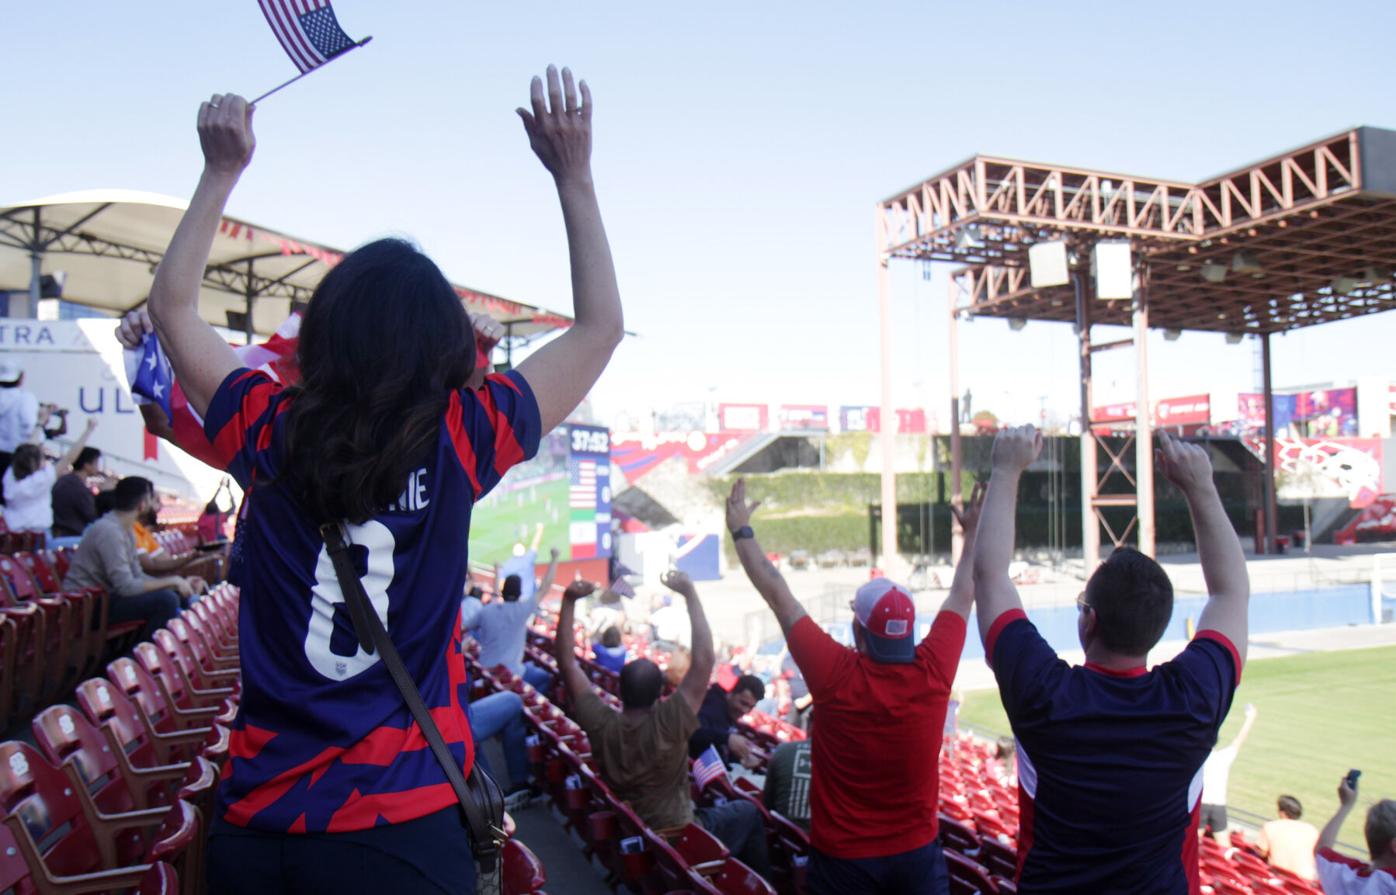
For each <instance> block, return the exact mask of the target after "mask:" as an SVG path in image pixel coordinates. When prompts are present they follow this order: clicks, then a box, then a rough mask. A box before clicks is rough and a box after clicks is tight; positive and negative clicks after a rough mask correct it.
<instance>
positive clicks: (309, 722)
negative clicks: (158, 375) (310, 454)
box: [204, 370, 540, 832]
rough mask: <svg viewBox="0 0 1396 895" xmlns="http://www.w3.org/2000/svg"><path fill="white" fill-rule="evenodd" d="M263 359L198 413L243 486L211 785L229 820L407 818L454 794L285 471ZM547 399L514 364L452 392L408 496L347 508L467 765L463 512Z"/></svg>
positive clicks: (370, 589)
mask: <svg viewBox="0 0 1396 895" xmlns="http://www.w3.org/2000/svg"><path fill="white" fill-rule="evenodd" d="M293 400H294V398H293V396H291V395H289V394H288V393H287V392H286V391H284V389H283V387H282V386H281V385H280V384H279V383H277V382H274V381H273V380H272V379H270V378H269V377H267V376H266V375H264V374H262V373H258V372H252V371H249V370H237V371H235V372H233V373H232V374H230V375H229V376H228V378H227V379H225V380H224V381H223V384H222V385H221V386H219V389H218V391H217V393H216V394H215V395H214V396H213V400H212V401H211V402H210V403H209V407H208V413H207V414H206V416H205V420H204V426H205V430H206V432H207V434H208V437H209V439H210V440H211V441H212V442H213V444H214V446H215V448H216V450H217V452H218V456H219V459H220V460H221V461H222V462H223V464H224V466H225V468H226V469H227V470H228V471H229V472H230V473H232V475H233V476H234V478H236V479H237V481H238V483H239V484H240V485H242V487H243V488H244V490H246V491H247V492H248V496H247V498H246V500H247V501H248V507H247V513H246V518H245V519H244V521H243V524H242V526H241V532H240V535H239V540H240V542H241V544H240V547H241V554H240V555H241V560H240V567H241V568H240V576H239V579H240V580H239V584H240V586H241V589H242V597H241V605H240V609H239V629H240V630H239V642H240V646H241V653H242V685H243V689H242V703H241V706H240V707H239V709H238V714H237V719H236V721H235V722H234V725H233V731H232V737H231V743H230V749H229V755H230V757H229V760H228V763H227V764H226V765H225V766H224V768H223V780H222V784H221V786H220V788H219V795H218V801H219V812H220V814H222V816H223V817H224V818H225V819H226V820H227V821H228V822H230V823H233V824H236V825H238V826H244V827H252V828H256V829H262V830H269V831H289V832H322V831H327V832H337V831H343V830H360V829H365V828H368V827H372V826H376V825H378V824H382V823H393V822H401V821H405V820H411V819H413V818H417V817H422V816H424V815H427V814H430V813H432V812H434V811H439V810H441V809H442V808H445V807H447V806H449V805H452V804H454V803H455V801H456V797H455V793H454V791H453V790H452V789H451V786H450V784H449V783H448V782H447V781H446V775H445V773H444V772H443V771H442V770H441V767H440V765H438V764H437V761H436V758H435V757H434V756H433V755H432V753H431V750H430V748H429V747H428V746H427V744H426V740H425V739H424V738H423V736H422V734H421V731H420V729H419V728H418V727H417V724H416V723H415V722H414V721H413V720H412V718H411V715H410V714H409V712H408V710H407V706H406V704H405V703H404V702H403V700H402V696H401V694H400V693H399V692H398V690H397V688H396V687H395V686H394V685H393V682H392V678H391V677H390V676H389V675H388V671H387V669H386V668H385V667H384V665H383V663H382V661H381V660H380V659H379V657H378V655H377V654H376V653H375V654H371V655H370V654H368V653H365V652H364V651H363V650H362V649H361V648H360V647H359V645H358V640H357V638H356V637H355V636H354V627H353V622H352V621H351V620H350V617H349V613H348V607H347V606H346V604H345V603H344V594H343V592H342V590H341V589H340V583H339V581H338V579H337V577H336V575H335V571H334V565H333V563H332V562H331V560H330V557H329V554H328V553H327V551H326V549H325V546H324V542H323V541H322V540H321V538H320V533H319V529H318V527H317V526H316V524H315V523H314V521H313V520H311V519H310V518H308V517H307V516H306V515H305V514H304V513H303V512H302V511H301V508H300V506H299V504H298V503H297V501H296V500H295V498H294V497H293V496H292V493H291V490H290V489H289V488H288V487H287V486H286V484H285V483H283V482H281V481H279V480H278V475H279V473H280V472H281V468H282V466H283V463H284V458H283V455H282V445H283V442H284V439H285V422H286V416H285V412H286V411H287V410H288V409H289V407H290V406H291V404H292V401H293ZM539 427H540V422H539V417H538V404H537V402H536V401H535V400H534V397H533V392H532V391H531V390H530V389H529V386H528V383H527V382H525V381H524V379H523V377H522V376H520V375H519V374H518V373H517V372H510V373H506V374H497V375H492V376H490V377H488V379H487V380H486V383H485V386H484V387H483V388H481V389H480V390H479V391H475V392H471V391H460V392H455V393H452V394H451V396H450V399H449V402H448V405H447V408H446V412H445V414H444V416H443V418H442V420H441V425H440V431H439V434H438V435H437V438H436V443H435V445H434V447H433V448H432V449H431V451H430V453H429V454H427V455H425V456H424V457H423V458H422V460H421V465H420V466H419V467H418V468H416V469H414V470H413V471H412V472H411V474H410V475H409V477H408V479H407V484H406V487H405V489H404V490H403V493H402V496H401V497H400V498H399V499H398V500H397V501H396V502H395V503H394V504H393V505H392V506H389V507H384V508H383V510H382V511H381V512H379V513H378V514H377V515H375V516H374V517H373V518H372V519H370V520H368V521H367V522H365V523H364V524H362V525H349V526H347V531H348V535H349V540H350V541H351V543H352V545H353V546H352V547H351V550H352V552H353V555H354V560H355V563H356V565H357V566H358V568H359V571H360V573H361V575H362V576H363V577H362V581H363V585H364V590H365V591H366V592H367V594H368V596H369V599H370V601H371V602H372V604H373V607H374V608H375V609H376V610H377V612H378V617H379V618H380V619H382V621H383V622H384V624H385V626H386V627H387V630H388V634H389V635H390V636H391V637H392V639H393V642H394V643H395V644H396V645H397V648H398V651H399V652H400V653H401V654H402V659H403V663H404V664H405V665H406V666H407V669H408V671H409V672H410V673H411V675H412V677H413V679H414V680H415V681H416V682H417V686H418V688H419V689H420V690H421V692H422V698H423V700H424V701H425V702H426V704H427V706H428V707H429V708H430V710H431V713H432V717H433V718H434V719H435V721H436V723H437V726H438V727H440V729H441V733H442V736H443V737H444V738H445V740H446V741H447V743H448V744H449V745H450V748H451V751H452V753H453V754H454V755H455V757H456V759H457V760H458V761H459V762H460V765H461V768H462V770H463V771H465V772H466V773H469V770H470V767H471V765H472V763H473V761H474V750H473V747H472V744H471V736H470V729H469V725H468V722H467V720H466V714H465V711H464V706H465V705H466V704H467V701H468V697H467V693H466V686H465V685H466V678H465V665H464V658H463V657H462V655H461V652H460V622H459V618H460V615H459V614H460V605H461V595H462V593H464V589H465V581H466V537H467V533H468V531H469V527H470V512H471V508H472V506H473V504H474V503H475V501H476V500H477V499H479V497H480V496H481V495H483V494H484V493H485V492H487V491H489V490H490V488H492V487H493V486H494V485H495V484H496V483H497V482H498V481H499V480H500V478H501V477H502V476H503V475H504V473H505V472H506V471H507V470H508V469H509V468H510V467H511V466H513V465H514V464H516V463H518V462H519V461H521V460H523V459H526V458H528V457H532V456H533V455H534V454H535V453H536V452H537V450H538V442H539V436H540V432H539Z"/></svg>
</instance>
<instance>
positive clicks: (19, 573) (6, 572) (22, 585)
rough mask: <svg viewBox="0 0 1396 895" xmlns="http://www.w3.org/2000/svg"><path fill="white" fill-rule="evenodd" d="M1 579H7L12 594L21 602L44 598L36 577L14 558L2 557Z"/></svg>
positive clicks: (0, 564)
mask: <svg viewBox="0 0 1396 895" xmlns="http://www.w3.org/2000/svg"><path fill="white" fill-rule="evenodd" d="M0 578H4V579H5V583H6V584H7V585H9V587H10V593H11V594H13V595H14V598H15V599H16V600H19V601H20V602H24V601H27V600H33V599H35V598H37V597H41V596H43V591H41V590H40V589H39V584H38V582H36V581H35V580H34V576H33V575H31V574H29V570H28V569H26V568H25V567H24V566H23V565H21V564H20V562H19V561H18V560H17V559H15V558H14V557H13V556H0Z"/></svg>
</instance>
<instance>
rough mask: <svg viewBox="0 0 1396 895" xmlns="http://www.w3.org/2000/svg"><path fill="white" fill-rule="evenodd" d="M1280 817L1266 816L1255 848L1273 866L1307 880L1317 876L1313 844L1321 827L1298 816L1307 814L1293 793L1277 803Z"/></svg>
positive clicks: (1282, 797) (1315, 842) (1315, 843)
mask: <svg viewBox="0 0 1396 895" xmlns="http://www.w3.org/2000/svg"><path fill="white" fill-rule="evenodd" d="M1276 807H1277V808H1278V810H1279V813H1280V817H1279V819H1278V820H1267V821H1266V822H1265V823H1264V824H1263V825H1262V826H1261V828H1260V836H1259V838H1257V839H1256V843H1255V845H1256V849H1257V850H1258V851H1259V852H1260V856H1261V857H1262V858H1264V859H1265V860H1267V861H1269V862H1270V864H1271V865H1272V866H1274V867H1279V868H1281V869H1283V870H1288V871H1289V872H1290V873H1293V874H1294V875H1296V876H1300V877H1303V878H1304V879H1307V880H1316V879H1318V871H1317V870H1316V869H1315V868H1314V846H1315V845H1317V844H1318V830H1316V829H1314V825H1313V824H1310V823H1305V822H1304V821H1302V820H1300V819H1299V818H1300V817H1302V816H1303V815H1304V806H1302V805H1300V804H1299V800H1298V799H1296V798H1295V797H1294V796H1280V799H1279V802H1278V803H1277V804H1276Z"/></svg>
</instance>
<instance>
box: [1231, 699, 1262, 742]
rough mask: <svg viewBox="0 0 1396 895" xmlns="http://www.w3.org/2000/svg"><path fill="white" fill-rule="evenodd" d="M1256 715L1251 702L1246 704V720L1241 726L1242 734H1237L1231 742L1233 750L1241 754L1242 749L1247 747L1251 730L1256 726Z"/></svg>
mask: <svg viewBox="0 0 1396 895" xmlns="http://www.w3.org/2000/svg"><path fill="white" fill-rule="evenodd" d="M1255 715H1256V711H1255V706H1254V705H1252V704H1251V703H1249V702H1248V703H1246V720H1245V721H1244V722H1242V724H1241V732H1240V733H1238V734H1236V739H1234V740H1232V741H1231V748H1232V749H1235V750H1236V751H1237V752H1240V751H1241V747H1242V746H1244V745H1246V738H1247V737H1249V736H1250V735H1251V728H1252V727H1254V726H1255Z"/></svg>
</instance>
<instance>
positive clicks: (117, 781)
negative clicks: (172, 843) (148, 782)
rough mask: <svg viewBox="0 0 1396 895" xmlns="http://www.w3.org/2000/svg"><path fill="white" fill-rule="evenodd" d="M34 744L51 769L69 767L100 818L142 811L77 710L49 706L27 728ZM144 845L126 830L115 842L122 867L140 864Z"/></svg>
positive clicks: (113, 758) (107, 749)
mask: <svg viewBox="0 0 1396 895" xmlns="http://www.w3.org/2000/svg"><path fill="white" fill-rule="evenodd" d="M31 726H32V729H33V732H34V740H35V742H36V743H38V745H39V748H40V749H42V750H43V752H44V756H45V757H46V758H47V759H48V760H49V761H50V762H52V763H53V765H54V766H55V767H60V768H61V767H62V766H63V765H64V764H71V765H72V766H73V768H74V769H75V770H76V771H77V772H78V779H79V780H81V782H82V784H83V785H84V786H86V787H87V793H88V795H90V796H91V797H92V802H93V804H94V805H96V806H97V808H98V809H99V810H100V811H101V812H102V813H103V814H120V813H122V812H125V811H134V810H135V809H136V808H140V807H143V805H141V804H138V803H137V800H136V797H135V795H134V794H133V793H132V791H131V787H130V785H129V784H128V782H127V780H126V778H125V777H123V776H122V774H121V767H120V765H119V764H118V762H117V759H116V756H115V755H114V754H113V753H112V751H111V747H110V746H109V745H108V744H107V741H106V738H105V737H104V736H102V734H101V733H100V732H99V731H98V730H97V728H95V727H93V726H92V723H91V722H90V721H88V720H87V718H85V717H83V715H82V713H81V712H79V711H78V710H77V709H75V708H73V707H71V706H66V705H54V706H49V707H48V708H46V709H44V710H43V711H42V712H40V713H39V714H38V715H37V716H35V718H34V721H33V724H32V725H31ZM144 852H145V842H144V839H143V837H142V836H141V834H140V831H139V830H127V831H124V832H122V833H120V834H119V835H118V836H117V838H116V855H117V859H118V860H120V861H121V863H123V864H134V863H137V862H139V861H140V859H141V856H142V855H143V854H144Z"/></svg>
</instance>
